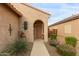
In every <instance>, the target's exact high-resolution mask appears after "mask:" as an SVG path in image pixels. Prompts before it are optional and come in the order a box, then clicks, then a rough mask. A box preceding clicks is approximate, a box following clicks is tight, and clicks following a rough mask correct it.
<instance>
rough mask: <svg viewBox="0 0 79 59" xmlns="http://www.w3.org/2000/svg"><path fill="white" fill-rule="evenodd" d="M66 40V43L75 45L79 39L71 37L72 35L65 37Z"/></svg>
mask: <svg viewBox="0 0 79 59" xmlns="http://www.w3.org/2000/svg"><path fill="white" fill-rule="evenodd" d="M65 41H66V44H70V45H72V46H74V47H75V46H76V44H77V39H76V38H75V37H71V36H68V37H65Z"/></svg>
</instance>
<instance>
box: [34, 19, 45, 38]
mask: <svg viewBox="0 0 79 59" xmlns="http://www.w3.org/2000/svg"><path fill="white" fill-rule="evenodd" d="M34 39H35V40H36V39H44V24H43V22H42V21H40V20H37V21H35V23H34Z"/></svg>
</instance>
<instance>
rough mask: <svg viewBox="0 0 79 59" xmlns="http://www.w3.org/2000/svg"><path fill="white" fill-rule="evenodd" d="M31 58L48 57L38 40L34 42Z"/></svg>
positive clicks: (42, 44) (43, 46)
mask: <svg viewBox="0 0 79 59" xmlns="http://www.w3.org/2000/svg"><path fill="white" fill-rule="evenodd" d="M31 56H49V53H48V50H47V48H46V46H45V45H44V42H43V40H41V39H38V40H35V41H34V44H33V48H32V51H31Z"/></svg>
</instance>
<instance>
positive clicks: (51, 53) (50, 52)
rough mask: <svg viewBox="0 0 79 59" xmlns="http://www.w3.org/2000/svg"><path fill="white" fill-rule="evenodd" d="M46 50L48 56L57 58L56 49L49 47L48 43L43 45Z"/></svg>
mask: <svg viewBox="0 0 79 59" xmlns="http://www.w3.org/2000/svg"><path fill="white" fill-rule="evenodd" d="M45 45H46V48H47V49H48V52H49V54H50V56H59V54H58V53H57V50H56V47H54V46H51V45H49V43H45Z"/></svg>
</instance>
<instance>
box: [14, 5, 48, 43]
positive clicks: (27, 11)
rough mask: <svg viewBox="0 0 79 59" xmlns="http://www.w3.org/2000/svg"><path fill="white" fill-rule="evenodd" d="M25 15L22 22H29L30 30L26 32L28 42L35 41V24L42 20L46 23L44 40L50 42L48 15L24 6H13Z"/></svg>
mask: <svg viewBox="0 0 79 59" xmlns="http://www.w3.org/2000/svg"><path fill="white" fill-rule="evenodd" d="M13 5H14V7H16V9H17V10H19V11H20V12H21V13H22V14H23V16H24V17H23V18H22V22H24V21H27V23H28V29H27V30H26V31H25V33H26V37H27V40H28V41H30V42H33V41H34V22H35V21H36V20H41V21H42V22H43V23H44V40H45V41H46V42H47V41H48V15H47V14H44V13H42V12H40V11H37V10H35V9H33V8H30V7H28V6H25V5H23V4H13ZM22 24H23V23H22Z"/></svg>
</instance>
